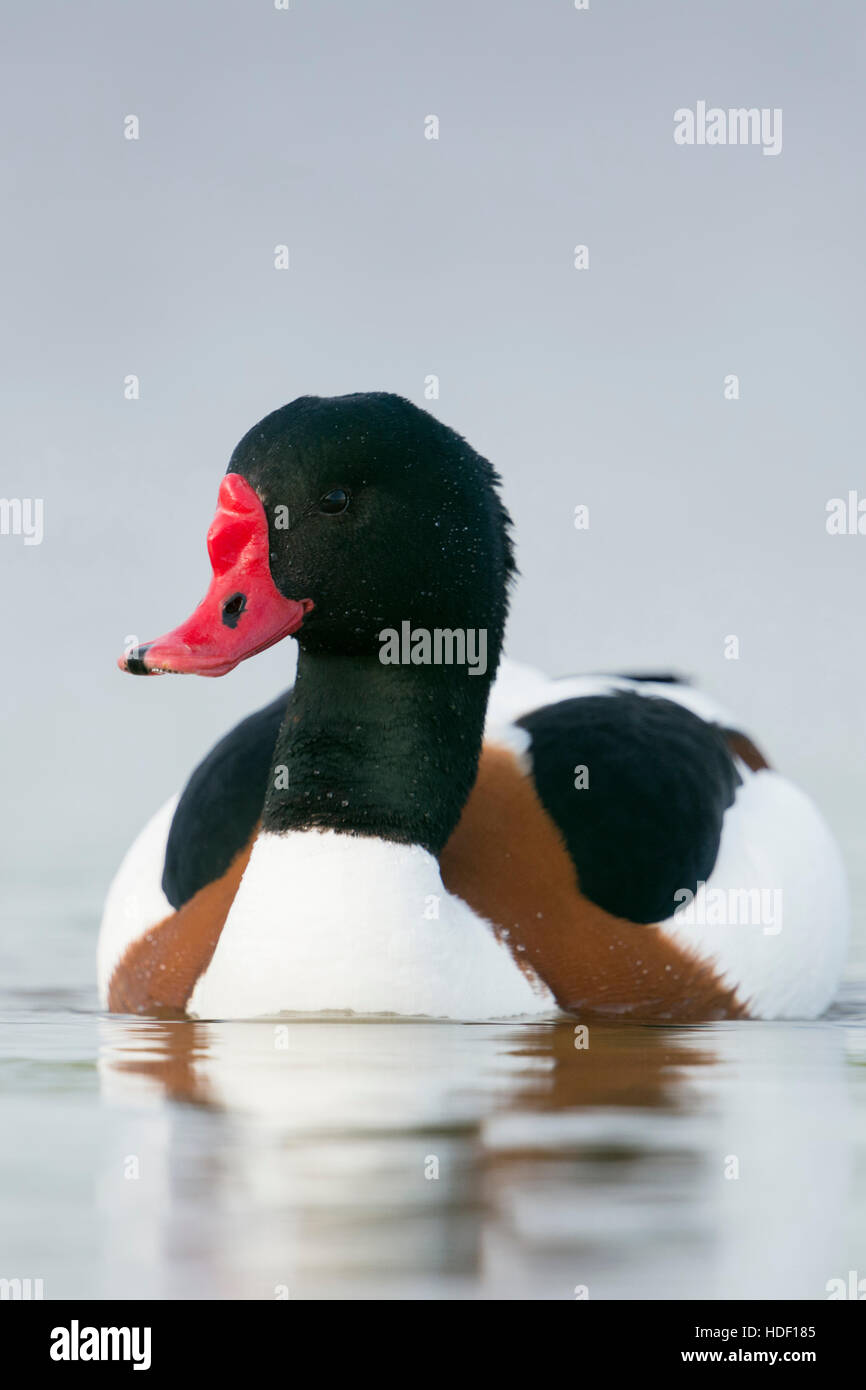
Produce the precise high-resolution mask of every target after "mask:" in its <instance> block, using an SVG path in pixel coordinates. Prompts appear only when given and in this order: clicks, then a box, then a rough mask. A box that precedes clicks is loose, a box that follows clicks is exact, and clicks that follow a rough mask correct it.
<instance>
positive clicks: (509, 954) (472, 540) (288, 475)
mask: <svg viewBox="0 0 866 1390" xmlns="http://www.w3.org/2000/svg"><path fill="white" fill-rule="evenodd" d="M498 484H499V479H498V477H497V474H496V472H495V471H494V469H493V468H492V467H491V465H490V464H489V463H488V462H487V460H486V459H484V458H482V457H481V456H480V455H479V454H477V453H476V452H475V451H474V450H473V449H472V448H471V447H470V446H469V445H468V444H467V443H466V442H465V441H464V440H463V439H462V438H461V437H460V436H459V435H458V434H456V433H455V432H454V431H453V430H451V429H449V428H447V427H446V426H445V425H444V424H442V423H440V422H439V421H438V420H436V419H434V418H433V417H432V416H431V415H429V414H427V413H426V412H425V411H423V410H420V409H418V408H417V407H416V406H414V405H412V404H410V403H409V402H408V401H406V400H403V399H402V398H400V397H398V396H395V395H390V394H387V393H369V394H357V395H349V396H339V397H332V398H324V397H311V396H305V397H301V398H299V399H298V400H295V401H294V402H292V403H291V404H290V405H287V406H284V407H283V408H282V409H279V410H277V411H275V412H274V413H273V414H271V415H268V416H267V417H266V418H265V419H264V420H262V421H260V422H259V424H257V425H255V426H254V427H253V429H252V430H250V432H249V433H248V434H247V435H246V436H245V437H244V438H243V439H242V440H241V442H240V443H239V444H238V446H237V448H236V449H235V451H234V453H233V454H232V456H231V460H230V462H229V466H228V471H227V473H226V475H225V477H224V478H223V481H222V484H221V486H220V489H219V498H218V505H217V512H216V516H215V518H214V521H213V523H212V525H211V528H210V531H209V533H208V551H209V555H210V561H211V566H212V570H213V575H212V579H211V583H210V587H209V589H208V592H207V594H206V596H205V598H204V599H203V601H202V602H201V604H200V605H199V606H198V608H197V609H196V610H195V612H194V613H193V615H192V616H191V617H190V618H189V619H188V620H187V621H186V622H185V623H183V624H182V625H181V626H180V627H179V628H177V629H175V630H174V631H173V632H170V633H168V634H167V635H166V636H164V637H160V638H158V639H157V640H156V641H154V642H148V643H145V644H144V645H142V646H138V647H135V648H132V649H129V650H128V651H127V652H125V653H124V655H123V657H122V658H121V660H120V662H119V665H120V666H121V668H122V669H123V670H125V671H128V672H131V673H133V674H136V675H154V674H157V673H159V672H176V673H185V672H195V673H197V674H199V675H207V676H220V675H224V674H226V673H227V672H229V671H231V670H232V669H233V668H234V667H235V666H236V665H237V664H238V663H239V662H240V661H243V660H244V659H246V658H247V657H250V656H253V655H254V654H255V653H257V652H260V651H262V650H264V649H265V648H266V647H269V646H271V645H272V644H273V643H275V642H279V641H281V640H282V639H283V638H285V637H288V636H291V637H293V638H294V640H295V641H296V642H297V644H298V648H299V654H298V667H297V676H296V680H295V684H294V687H293V688H292V689H291V690H289V691H286V692H284V693H283V694H282V695H280V696H279V698H278V699H276V700H274V702H273V703H272V704H270V705H269V706H267V708H265V709H263V710H260V711H258V712H257V713H255V714H252V715H251V716H250V717H249V718H247V719H245V720H243V721H242V722H241V723H240V724H239V725H238V726H237V727H236V728H235V729H233V730H232V731H231V732H230V733H229V734H228V735H227V736H226V737H225V738H224V739H223V740H222V741H221V742H220V743H219V744H217V746H216V747H215V748H214V749H213V751H212V752H211V753H210V754H209V755H208V756H207V757H206V758H205V760H204V761H203V762H202V763H201V764H200V766H199V767H197V768H196V770H195V771H194V772H193V774H192V776H191V777H190V778H189V781H188V782H187V784H186V786H185V787H184V789H183V791H182V792H181V793H180V795H179V796H177V797H174V798H172V800H171V801H170V802H168V803H167V804H166V805H165V806H163V807H162V809H161V810H160V811H158V812H157V814H156V815H155V816H154V817H153V819H152V820H151V821H150V822H149V824H148V825H147V826H146V827H145V829H144V830H143V831H142V833H141V834H140V836H139V837H138V839H137V840H136V841H135V843H134V844H133V846H132V848H131V849H130V850H129V852H128V854H127V855H126V857H125V859H124V860H123V862H122V864H121V866H120V869H119V870H118V873H117V875H116V877H115V880H114V882H113V884H112V887H111V889H110V891H109V894H108V899H107V902H106V906H105V912H104V916H103V922H102V928H101V932H100V939H99V947H98V977H99V988H100V994H101V998H102V1001H103V1004H104V1005H105V1006H106V1007H107V1008H108V1009H110V1010H112V1011H114V1012H124V1013H139V1014H156V1015H170V1016H172V1015H173V1016H184V1015H185V1016H191V1017H198V1018H236V1017H258V1016H270V1015H274V1014H282V1013H287V1012H288V1013H293V1014H300V1015H311V1014H315V1015H322V1014H329V1015H334V1014H337V1015H352V1016H358V1015H361V1016H369V1015H385V1016H411V1017H419V1016H420V1017H431V1018H443V1019H458V1020H484V1019H499V1018H519V1017H523V1016H534V1017H538V1016H548V1015H549V1016H555V1015H557V1014H559V1013H561V1012H563V1011H564V1012H567V1013H570V1014H573V1015H575V1016H578V1017H600V1016H603V1017H608V1018H610V1017H614V1018H623V1019H636V1020H643V1021H673V1022H678V1023H682V1022H696V1021H704V1020H712V1019H725V1018H729V1019H730V1018H743V1017H751V1018H765V1019H766V1018H797V1017H800V1018H808V1017H815V1016H817V1015H818V1014H820V1013H821V1012H822V1011H823V1010H824V1009H825V1008H826V1007H827V1006H828V1004H829V1003H830V1002H831V1000H832V998H833V995H834V992H835V990H836V988H837V985H838V981H839V977H840V973H841V970H842V967H843V962H844V955H845V943H846V933H847V915H848V910H847V898H846V883H845V875H844V871H843V868H842V864H841V860H840V856H839V853H838V850H837V847H836V845H835V843H834V840H833V838H832V836H831V835H830V833H829V831H828V829H827V828H826V826H825V824H824V822H823V820H822V818H821V816H820V815H819V813H818V811H817V810H816V808H815V807H814V806H813V804H812V803H811V801H810V800H809V799H808V798H807V797H806V796H805V795H804V794H803V793H802V792H800V791H799V790H798V789H797V788H796V787H794V786H793V785H792V784H791V783H790V782H788V781H786V780H785V779H784V778H782V777H781V776H780V775H779V774H777V773H776V772H774V771H772V770H771V769H770V768H769V767H768V765H767V762H766V760H765V758H764V757H763V755H762V753H761V752H760V751H759V749H758V748H757V747H756V745H755V744H754V743H753V742H752V740H751V739H750V738H749V737H748V736H747V735H746V734H745V733H743V732H742V731H741V730H740V729H739V728H738V727H737V725H736V722H735V721H734V720H732V719H731V718H730V717H729V716H728V715H727V714H726V713H725V712H724V711H723V710H721V709H719V708H718V707H716V706H715V705H714V704H713V703H712V702H711V701H710V700H708V699H707V698H706V697H704V696H702V695H700V694H698V693H697V692H695V691H693V690H692V689H691V688H690V687H688V686H686V685H683V684H680V683H677V682H676V681H674V680H672V679H670V678H660V679H659V678H640V677H631V678H628V677H603V676H598V677H578V678H575V679H566V680H557V681H551V680H548V679H546V678H545V677H543V676H542V675H540V674H539V673H537V672H534V671H532V670H530V669H528V668H525V667H519V666H515V665H513V664H511V663H508V662H504V661H502V660H501V649H502V640H503V632H504V627H505V620H506V614H507V606H508V594H509V588H510V584H511V581H512V579H513V576H514V562H513V554H512V544H511V538H510V521H509V518H508V515H507V513H506V511H505V509H504V506H503V504H502V502H501V500H500V497H499V491H498ZM385 634H392V635H393V634H399V636H400V640H399V641H398V642H397V644H396V646H395V645H394V642H393V640H392V638H391V637H388V638H387V641H388V642H389V643H390V646H389V647H388V650H389V652H390V655H389V656H388V657H387V659H386V658H385V655H384V651H385V643H386V638H385ZM407 634H408V638H407ZM419 634H420V636H419ZM436 634H439V636H438V638H437V636H436ZM469 634H475V640H474V645H473V643H472V640H471V639H470V637H469V636H468V635H469ZM480 634H484V659H483V661H482V660H481V659H480V653H481V642H480ZM437 642H438V645H437ZM472 653H474V657H475V659H474V660H472V659H470V657H471V654H472ZM482 668H483V669H482ZM497 672H498V673H499V674H498V678H497Z"/></svg>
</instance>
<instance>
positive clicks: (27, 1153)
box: [0, 885, 866, 1299]
mask: <svg viewBox="0 0 866 1390" xmlns="http://www.w3.org/2000/svg"><path fill="white" fill-rule="evenodd" d="M71 903H72V904H74V905H72V906H71V905H70V904H71ZM97 912H98V904H97V903H96V902H95V901H93V900H92V897H91V894H90V891H88V892H84V893H81V894H76V893H75V892H74V890H72V889H70V887H69V885H66V886H65V890H64V892H63V893H60V892H58V890H57V889H56V888H50V887H48V886H47V887H45V888H44V889H43V890H40V891H39V892H34V891H33V889H32V888H30V889H28V890H26V891H24V892H22V893H20V894H19V895H18V897H17V900H13V902H12V903H11V906H10V908H9V909H8V913H9V915H8V921H7V929H6V931H5V932H4V943H3V946H2V952H0V972H2V973H0V1006H2V1014H0V1057H2V1065H0V1089H2V1121H3V1122H2V1137H0V1277H6V1278H15V1277H18V1278H41V1279H43V1280H44V1286H45V1296H46V1297H47V1298H61V1297H69V1296H76V1297H83V1298H105V1297H123V1298H267V1299H272V1298H274V1297H275V1296H276V1291H277V1290H282V1291H287V1292H288V1294H289V1296H291V1297H296V1298H305V1297H315V1298H364V1297H390V1298H459V1299H472V1298H497V1297H504V1298H543V1299H549V1298H553V1299H573V1298H574V1297H575V1290H576V1288H577V1287H578V1286H587V1287H588V1290H589V1296H590V1297H591V1298H645V1297H650V1298H679V1297H701V1298H730V1297H757V1298H771V1297H782V1298H822V1297H826V1293H825V1285H826V1283H827V1280H828V1279H831V1278H837V1277H840V1278H847V1276H848V1271H849V1270H852V1269H856V1270H859V1272H860V1275H861V1277H863V1276H866V1239H864V1238H866V1009H864V1003H866V973H864V972H863V970H862V968H858V967H857V965H856V962H855V967H854V970H853V972H852V978H851V980H850V981H849V983H848V985H847V986H846V989H845V991H844V994H843V996H842V998H841V1000H840V1002H839V1004H838V1005H837V1006H836V1008H835V1009H834V1011H833V1013H832V1014H831V1016H830V1017H829V1018H827V1019H825V1020H822V1021H821V1022H819V1023H813V1024H793V1025H787V1024H760V1023H747V1024H737V1023H732V1024H723V1025H712V1026H709V1025H708V1026H702V1027H689V1028H644V1027H633V1026H632V1027H628V1026H625V1027H623V1026H617V1027H595V1026H593V1027H592V1028H591V1029H590V1033H589V1047H588V1049H585V1050H583V1049H577V1048H576V1047H575V1036H574V1030H573V1026H572V1025H562V1024H550V1025H539V1024H537V1023H533V1024H527V1025H522V1026H511V1025H509V1026H502V1025H480V1026H463V1025H450V1024H449V1025H446V1024H433V1023H430V1024H424V1023H387V1024H386V1023H360V1022H348V1021H334V1022H320V1021H310V1022H292V1023H289V1024H286V1025H284V1026H282V1027H281V1028H277V1027H275V1025H274V1024H273V1023H267V1022H255V1023H216V1024H192V1023H187V1024H184V1023H171V1024H166V1023H157V1022H149V1021H134V1022H131V1021H128V1020H114V1019H111V1018H105V1017H102V1016H101V1015H100V1014H99V1013H98V1012H97V1010H96V1001H95V996H94V992H93V986H92V979H91V976H92V960H93V949H94V941H95V931H96V924H95V914H96V913H97ZM9 924H11V930H10V929H9ZM732 1160H736V1161H737V1163H738V1166H739V1177H737V1178H731V1177H726V1170H727V1171H732V1170H733V1167H734V1163H733V1161H732ZM437 1173H438V1176H436V1175H435V1174H437Z"/></svg>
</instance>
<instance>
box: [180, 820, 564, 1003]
mask: <svg viewBox="0 0 866 1390" xmlns="http://www.w3.org/2000/svg"><path fill="white" fill-rule="evenodd" d="M555 1010H556V1006H555V1003H554V1001H553V997H552V995H551V994H550V992H549V991H548V990H547V989H546V988H545V987H544V986H543V985H541V984H540V982H538V981H537V980H535V979H531V978H529V977H528V976H527V974H525V973H524V972H523V970H522V969H521V968H520V967H519V966H518V965H517V964H516V962H515V960H514V958H513V957H512V955H511V953H510V952H509V950H508V948H507V947H506V946H504V945H502V944H500V942H499V941H498V940H497V939H496V936H495V933H494V931H493V928H492V927H491V926H490V925H489V923H487V922H485V921H484V920H483V919H481V918H480V917H477V916H476V915H475V913H474V912H472V910H471V909H470V908H469V907H468V906H467V905H466V904H465V903H464V902H462V901H461V900H460V899H459V898H456V897H454V896H453V895H452V894H450V893H448V892H447V891H446V890H445V887H444V885H443V883H442V879H441V876H440V873H439V865H438V864H437V862H436V860H435V859H434V858H433V856H432V855H430V854H428V853H427V852H426V851H425V850H423V849H420V848H419V847H418V846H417V845H411V846H410V845H395V844H390V843H387V842H385V841H383V840H378V839H372V838H369V837H362V836H353V835H341V834H338V833H337V832H335V831H331V830H328V831H303V832H301V831H293V832H290V833H289V834H286V835H274V834H269V833H263V834H261V835H260V836H259V837H258V839H257V840H256V842H255V845H254V846H253V851H252V854H251V855H250V859H249V863H248V864H247V868H246V871H245V873H244V876H243V879H242V880H241V884H240V887H239V889H238V892H237V894H236V896H235V900H234V903H233V904H232V907H231V910H230V912H229V915H228V918H227V920H226V924H225V926H224V928H223V931H222V935H221V936H220V940H219V945H218V946H217V949H216V951H215V953H214V957H213V960H212V961H211V964H210V965H209V967H208V969H207V970H206V971H205V973H204V975H203V976H202V977H201V979H200V980H199V982H198V984H197V985H196V987H195V990H194V991H193V995H192V998H191V999H190V1002H189V1012H190V1013H191V1014H194V1015H195V1016H197V1017H199V1018H253V1017H257V1016H262V1015H274V1014H280V1013H297V1014H321V1013H332V1012H336V1013H351V1014H354V1015H363V1016H370V1015H382V1014H391V1015H399V1016H402V1017H413V1018H418V1017H423V1018H449V1019H462V1020H484V1019H501V1018H515V1017H521V1016H524V1015H535V1016H538V1015H539V1014H550V1013H551V1012H555Z"/></svg>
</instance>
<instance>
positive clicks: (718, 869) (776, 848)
mask: <svg viewBox="0 0 866 1390" xmlns="http://www.w3.org/2000/svg"><path fill="white" fill-rule="evenodd" d="M737 769H738V771H739V773H740V775H741V777H742V778H743V785H742V786H741V787H739V788H738V789H737V795H736V799H735V801H734V804H733V806H731V807H730V808H729V809H728V811H727V812H726V813H725V821H724V826H723V829H722V842H721V846H720V848H719V855H718V858H717V860H716V864H715V868H714V869H713V872H712V874H711V875H710V878H709V879H708V880H707V883H706V886H705V887H704V888H702V889H700V890H699V892H698V893H697V894H696V895H695V900H694V904H693V913H692V915H693V917H694V919H695V920H694V921H693V922H692V923H691V924H689V923H688V922H687V921H686V920H684V919H683V918H682V917H672V918H670V919H669V920H668V921H667V922H665V923H664V924H663V926H662V928H661V929H662V930H663V931H664V933H665V935H666V936H669V937H671V938H672V939H673V940H674V941H676V942H677V944H678V945H680V946H685V947H688V948H690V949H692V950H693V951H694V952H695V953H696V954H697V955H698V956H699V957H700V958H701V959H702V960H706V961H709V962H712V963H713V964H714V965H715V967H716V968H717V969H718V971H719V972H720V974H721V976H722V978H723V980H724V981H725V983H726V984H727V985H728V986H729V987H732V988H736V990H737V994H738V996H739V998H740V1000H741V1001H742V1002H743V1003H744V1004H746V1005H747V1007H748V1011H749V1013H750V1015H751V1016H752V1017H753V1018H763V1019H771V1018H817V1017H818V1015H819V1014H822V1013H823V1012H824V1010H825V1009H826V1008H827V1006H828V1005H829V1004H830V1003H831V1002H832V1000H833V997H834V995H835V993H836V991H837V989H838V987H839V981H840V979H841V975H842V970H843V967H844V964H845V955H846V948H847V943H848V918H849V910H848V890H847V882H846V876H845V869H844V866H843V863H842V858H841V855H840V853H839V849H838V847H837V845H836V842H835V840H834V839H833V836H832V835H831V833H830V831H829V829H828V827H827V826H826V824H825V822H824V820H823V818H822V817H821V815H820V814H819V812H818V810H817V809H816V807H815V806H814V805H813V803H812V801H811V800H810V799H809V797H808V796H806V794H805V793H804V792H801V791H800V790H799V788H798V787H795V786H794V785H793V784H792V783H791V782H788V781H787V780H786V779H785V778H784V777H780V776H779V775H778V774H777V773H775V772H768V771H765V770H762V771H760V772H757V773H752V772H750V771H749V770H748V768H746V767H744V766H743V765H742V764H741V763H739V762H738V763H737ZM720 890H721V891H720ZM748 894H751V902H752V903H753V904H754V903H756V902H757V901H758V896H759V895H761V897H760V901H761V904H762V906H761V908H760V910H759V911H758V912H752V913H751V916H750V920H748V921H743V920H742V919H743V916H744V915H749V914H744V913H743V910H742V904H743V903H744V900H745V897H746V895H748ZM714 895H715V896H714ZM720 912H721V915H722V916H723V917H726V918H727V919H728V920H726V921H721V922H720V921H713V920H712V918H713V916H718V915H719V913H720ZM706 918H710V920H705V919H706Z"/></svg>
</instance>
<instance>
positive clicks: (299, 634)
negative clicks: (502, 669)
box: [118, 392, 514, 680]
mask: <svg viewBox="0 0 866 1390" xmlns="http://www.w3.org/2000/svg"><path fill="white" fill-rule="evenodd" d="M498 483H499V478H498V476H497V474H496V472H495V470H494V469H493V468H492V467H491V465H490V464H489V463H488V462H487V460H486V459H484V458H482V457H481V456H480V455H479V454H477V453H476V452H475V451H474V450H473V449H472V448H470V446H469V445H468V444H467V443H466V441H465V440H464V439H462V438H461V437H460V436H459V435H458V434H456V433H455V431H454V430H451V429H449V428H448V427H447V426H446V425H443V424H441V423H440V422H439V421H438V420H436V419H435V418H434V417H433V416H432V415H429V414H428V413H427V412H426V411H423V410H420V409H419V408H418V407H417V406H414V405H412V404H411V403H410V402H409V401H407V400H404V399H403V398H402V397H400V396H396V395H391V394H388V393H385V392H371V393H362V394H356V395H348V396H332V397H321V396H301V397H299V398H298V399H297V400H295V401H293V402H292V403H291V404H290V405H286V406H283V407H282V408H281V409H280V410H276V411H274V412H273V413H272V414H271V415H267V416H266V417H265V418H264V419H263V420H261V421H260V422H259V423H258V424H257V425H255V426H254V427H253V428H252V429H251V430H250V431H249V433H248V434H246V435H245V436H244V438H243V439H242V440H241V441H240V443H239V444H238V446H237V448H236V449H235V451H234V453H233V454H232V456H231V460H230V462H229V466H228V471H227V473H226V475H225V477H224V478H223V480H222V483H221V485H220V490H219V498H218V505H217V511H216V516H215V517H214V520H213V522H212V524H211V527H210V530H209V532H208V537H207V545H208V554H209V556H210V562H211V568H212V571H213V573H212V578H211V582H210V587H209V589H208V591H207V594H206V595H205V597H204V599H203V600H202V602H201V603H200V604H199V605H198V607H197V608H196V609H195V612H194V613H193V614H192V616H191V617H189V618H188V619H187V620H186V622H184V623H182V624H181V625H180V626H179V627H177V628H175V629H174V630H173V631H172V632H169V633H167V634H166V635H165V636H163V637H159V638H157V639H155V640H154V641H152V642H147V643H144V644H143V645H141V646H136V647H132V648H130V649H128V650H127V651H126V652H125V653H124V655H123V656H122V657H121V658H120V660H119V662H118V664H119V666H120V667H121V669H122V670H125V671H128V672H130V673H132V674H133V675H155V674H158V673H161V672H174V673H194V674H197V675H202V676H221V675H225V674H226V673H227V672H228V671H231V670H233V669H234V667H235V666H237V665H238V663H239V662H241V661H243V660H245V658H247V657H249V656H253V655H255V654H256V653H257V652H260V651H263V650H264V649H265V648H266V647H270V646H272V645H273V644H274V643H275V642H279V641H280V640H281V639H282V638H283V637H286V636H289V635H291V636H294V637H295V638H296V640H297V641H298V643H299V644H300V646H301V648H302V649H303V650H304V651H305V652H307V653H309V654H310V655H312V654H315V653H341V654H350V655H353V654H355V655H358V656H365V655H373V654H376V653H378V652H379V651H380V648H381V639H380V633H381V632H383V630H388V629H395V630H399V629H400V626H401V624H402V623H404V622H406V621H407V620H408V621H409V622H410V623H411V625H412V627H413V629H418V628H422V629H427V630H434V629H458V630H459V629H475V630H485V631H486V633H487V662H488V667H487V676H488V680H489V679H492V677H493V674H494V672H495V669H496V665H497V662H498V659H499V651H500V646H501V639H502V631H503V627H504V623H505V616H506V610H507V599H508V583H509V580H510V578H511V575H512V573H513V570H514V565H513V558H512V550H511V542H510V537H509V525H510V521H509V517H508V514H507V512H506V511H505V508H504V506H503V505H502V502H501V501H500V498H499V494H498V491H497V485H498Z"/></svg>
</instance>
